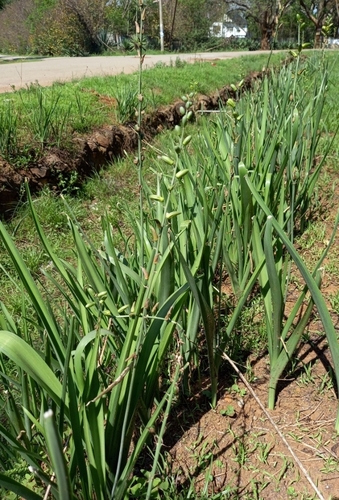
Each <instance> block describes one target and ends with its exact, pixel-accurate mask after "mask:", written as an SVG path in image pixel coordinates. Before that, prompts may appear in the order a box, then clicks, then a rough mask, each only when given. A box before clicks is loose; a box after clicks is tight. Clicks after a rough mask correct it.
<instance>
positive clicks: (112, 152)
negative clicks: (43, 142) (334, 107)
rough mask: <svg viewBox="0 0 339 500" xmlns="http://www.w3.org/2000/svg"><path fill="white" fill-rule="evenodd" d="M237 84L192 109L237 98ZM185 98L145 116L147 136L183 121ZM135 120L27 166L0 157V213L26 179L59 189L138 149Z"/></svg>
mask: <svg viewBox="0 0 339 500" xmlns="http://www.w3.org/2000/svg"><path fill="white" fill-rule="evenodd" d="M263 75H264V72H256V73H252V74H250V75H249V76H248V77H246V78H245V80H244V81H243V84H242V87H241V91H242V92H244V91H246V90H250V89H251V88H252V87H253V85H254V83H255V82H256V81H257V80H259V79H261V78H262V77H263ZM237 93H238V94H239V91H238V92H236V91H235V90H234V88H232V87H230V86H225V87H223V88H222V89H221V90H219V91H217V92H214V93H213V94H212V95H210V96H206V95H199V96H197V97H196V99H195V102H194V105H193V111H194V112H197V111H201V110H213V109H218V108H219V106H220V105H221V104H225V103H226V101H227V99H229V98H233V99H235V98H236V94H237ZM183 105H184V103H183V102H182V101H178V102H176V103H174V104H171V105H169V106H164V107H161V108H159V109H157V110H155V111H154V112H152V113H150V114H149V115H146V116H145V117H144V119H143V124H142V134H143V136H144V137H145V138H147V139H148V140H150V139H152V138H153V137H154V136H155V135H156V134H158V133H160V132H162V131H163V130H164V129H167V128H172V127H174V126H175V125H177V124H179V123H180V120H181V114H180V107H181V106H183ZM134 125H135V124H134V123H129V124H125V125H113V126H112V125H111V126H106V127H103V128H100V129H98V130H95V131H94V132H92V133H91V134H90V135H87V136H81V137H80V136H78V137H75V138H73V139H72V146H71V147H70V149H69V150H68V151H65V150H60V149H57V148H55V147H52V148H47V149H46V150H45V151H44V153H43V155H42V156H41V157H40V156H39V157H38V158H36V159H35V156H36V155H35V152H34V151H33V152H32V154H31V158H32V159H31V160H30V161H29V162H28V165H25V167H24V168H18V167H15V166H13V165H11V164H10V163H8V162H7V161H5V160H3V159H1V158H0V213H2V214H5V215H9V214H10V213H11V212H12V210H13V209H14V208H15V206H16V203H17V201H18V200H19V198H20V194H21V193H22V186H23V183H24V182H25V180H27V182H28V184H29V187H30V189H31V191H32V192H36V191H38V190H39V189H41V188H43V187H44V186H46V185H48V186H50V187H51V188H52V189H55V190H58V189H60V188H61V187H62V186H65V185H67V183H71V184H72V185H75V184H76V185H79V184H80V183H81V182H82V181H83V180H84V179H85V178H86V177H87V176H89V175H90V174H91V173H93V171H98V170H100V169H101V168H102V167H103V166H104V165H105V164H107V162H111V161H115V160H116V159H117V158H120V157H122V156H123V155H124V154H125V152H131V151H133V150H135V148H136V146H137V134H136V132H135V130H134Z"/></svg>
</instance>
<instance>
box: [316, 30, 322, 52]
mask: <svg viewBox="0 0 339 500" xmlns="http://www.w3.org/2000/svg"><path fill="white" fill-rule="evenodd" d="M322 43H323V34H322V31H321V26H317V27H316V30H315V37H314V48H315V49H321V47H322Z"/></svg>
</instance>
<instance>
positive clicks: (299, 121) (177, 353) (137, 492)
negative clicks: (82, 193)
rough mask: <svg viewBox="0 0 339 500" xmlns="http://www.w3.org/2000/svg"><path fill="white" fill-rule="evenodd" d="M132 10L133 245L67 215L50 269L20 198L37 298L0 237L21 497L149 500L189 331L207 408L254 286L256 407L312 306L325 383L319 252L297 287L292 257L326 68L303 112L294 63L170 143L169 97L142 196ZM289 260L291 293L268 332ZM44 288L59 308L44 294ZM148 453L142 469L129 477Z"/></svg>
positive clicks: (336, 351) (310, 179)
mask: <svg viewBox="0 0 339 500" xmlns="http://www.w3.org/2000/svg"><path fill="white" fill-rule="evenodd" d="M138 6H139V17H138V21H137V23H136V36H135V38H134V44H135V48H136V49H137V51H138V53H139V62H140V67H139V80H138V88H137V94H136V99H137V106H136V117H137V123H136V124H135V125H134V130H135V133H136V134H137V137H138V151H137V154H136V156H135V159H134V164H135V166H136V168H137V170H138V182H139V217H138V218H137V219H136V218H135V216H134V214H132V213H130V212H129V209H128V205H127V206H125V207H122V209H123V210H125V212H126V213H127V215H129V216H130V225H131V228H132V229H133V237H132V238H131V237H129V236H126V235H125V234H123V232H121V242H122V244H121V246H120V248H119V249H117V248H116V246H115V245H114V243H113V231H114V230H115V228H112V227H111V224H110V222H109V219H108V217H105V216H104V217H102V244H101V246H100V248H96V247H95V246H94V245H93V243H92V242H91V240H90V238H88V236H87V235H86V234H84V232H83V231H82V229H81V227H80V226H79V225H78V224H77V222H76V220H74V218H73V217H72V214H71V213H70V214H69V228H70V231H71V234H72V238H73V243H74V259H73V261H72V262H70V261H65V260H63V259H62V258H60V256H59V255H58V253H56V252H55V251H54V249H53V247H52V245H51V243H50V241H49V239H48V238H47V237H46V235H45V233H44V231H43V229H42V226H41V223H40V220H39V217H38V215H37V214H36V212H35V209H34V203H33V202H32V199H31V197H30V194H29V192H27V196H28V201H29V205H30V209H31V213H32V218H33V222H34V226H35V230H36V233H37V236H38V238H39V241H40V242H41V245H42V248H43V251H44V253H45V254H46V255H47V256H48V261H49V264H48V266H45V267H44V268H43V269H42V274H43V280H41V283H39V282H38V281H36V280H35V279H34V278H33V277H32V275H31V273H30V271H29V269H28V268H27V266H26V264H25V262H24V260H23V258H22V256H21V254H20V252H19V251H18V249H17V248H16V246H15V245H14V243H13V241H12V239H11V237H10V235H9V233H8V231H7V230H6V229H5V226H4V225H3V224H0V240H1V241H2V244H3V245H4V247H5V249H6V252H7V254H8V256H9V257H10V259H11V261H12V263H13V266H14V268H15V271H16V274H17V277H16V278H15V277H11V278H10V279H12V280H13V286H15V287H16V288H17V293H18V294H21V296H22V313H21V318H20V320H17V318H16V317H14V315H12V314H11V313H10V312H9V310H8V308H7V307H6V305H5V303H4V302H1V304H0V307H1V311H0V328H1V331H0V353H1V355H0V377H1V379H0V383H1V386H2V388H3V390H2V392H1V396H0V404H1V407H2V409H3V412H4V414H5V415H6V418H4V419H3V421H2V422H1V424H0V436H1V438H0V448H1V454H2V456H3V457H4V458H5V459H4V462H3V463H4V464H5V466H2V470H1V472H0V485H1V487H2V488H5V489H6V490H10V491H12V492H14V493H15V494H17V495H19V496H22V497H24V498H27V499H33V500H38V499H42V498H46V497H47V496H48V495H51V496H52V497H53V498H56V499H62V500H67V499H73V498H78V499H79V498H83V499H88V500H90V499H92V498H94V497H95V498H98V499H102V500H106V499H113V498H114V499H116V500H120V499H121V500H122V499H125V498H131V497H132V498H133V497H138V498H145V499H149V498H157V496H161V495H162V494H165V493H164V492H165V491H166V489H167V488H168V482H167V481H162V480H161V478H160V477H157V474H158V471H159V467H158V465H159V459H160V456H161V451H162V438H163V436H164V433H165V430H166V424H167V419H168V417H169V415H170V410H171V406H172V404H173V401H174V400H175V398H176V397H177V393H178V389H179V388H180V387H183V390H184V391H186V392H188V391H189V390H190V368H191V367H192V366H197V365H198V364H199V362H201V350H200V349H199V348H200V346H201V344H199V341H200V337H199V334H201V333H202V334H203V335H204V338H205V340H204V345H205V346H206V352H207V358H208V362H209V370H210V379H211V404H212V406H214V405H215V404H216V401H217V382H218V370H219V368H220V365H221V361H222V357H223V352H224V351H226V352H228V349H229V346H230V345H231V342H230V339H231V338H232V335H234V332H235V329H236V326H237V324H238V322H239V318H240V315H241V313H242V311H243V310H244V307H245V306H246V303H247V300H248V297H249V296H250V294H251V292H252V291H253V289H254V285H255V284H259V287H260V290H261V293H262V296H263V303H264V308H265V319H266V325H267V332H268V337H267V346H268V352H269V356H270V371H271V374H270V393H269V406H271V407H272V406H274V401H275V397H276V382H277V379H278V378H279V376H280V374H281V373H282V371H283V370H284V369H285V367H286V365H287V363H288V361H289V359H290V358H291V356H292V355H293V353H294V351H295V349H296V347H297V345H298V343H299V341H300V338H301V334H302V332H303V330H304V328H305V326H306V324H307V321H308V319H309V316H310V312H311V310H312V307H313V304H316V306H317V308H318V311H319V315H320V317H321V320H322V322H323V325H324V328H325V332H326V335H327V338H328V342H329V346H330V349H331V352H332V356H333V360H334V368H335V373H336V376H337V377H339V366H338V360H339V345H338V341H337V338H336V335H335V331H334V328H333V324H332V321H331V318H330V316H329V313H328V311H327V308H326V306H325V304H324V300H323V298H322V295H321V293H320V290H319V286H320V280H319V273H318V270H319V267H320V265H321V262H322V260H323V258H324V257H325V255H326V251H327V250H325V252H324V254H323V256H322V257H321V260H320V262H319V263H318V264H317V266H316V267H315V269H314V270H313V271H312V272H310V271H309V270H308V269H307V268H306V266H305V264H304V263H303V262H302V260H301V258H300V256H299V255H298V253H297V251H296V250H295V248H294V246H293V240H294V234H295V232H296V230H302V228H303V226H304V225H305V224H306V216H307V214H308V211H309V210H310V204H311V199H312V196H313V193H314V190H315V187H316V183H317V179H318V177H319V174H320V172H321V167H322V165H323V161H324V160H323V161H322V162H321V163H319V164H318V165H317V166H316V168H314V158H315V155H316V152H317V148H318V143H319V137H320V133H321V132H322V130H321V117H322V111H323V104H324V98H325V90H326V78H327V74H326V70H325V69H324V76H323V78H322V80H321V81H320V84H319V83H315V84H314V86H312V87H310V88H308V89H307V91H308V96H307V97H304V96H303V93H302V92H299V86H301V85H303V86H304V88H305V85H306V82H308V81H314V82H316V81H317V79H316V78H313V77H314V75H312V74H311V73H310V72H308V73H307V69H308V68H307V66H306V67H305V72H304V73H301V74H299V72H298V71H296V69H295V66H293V65H292V66H291V67H287V68H284V69H282V70H281V71H280V72H279V73H278V74H277V75H276V74H272V75H270V76H267V78H266V79H265V81H264V82H263V84H262V86H261V87H258V89H257V92H256V94H255V95H252V94H247V95H245V97H244V98H243V99H242V100H241V101H240V102H239V103H235V102H233V101H229V102H228V107H227V109H226V110H222V111H223V113H220V118H219V119H215V120H213V121H212V122H211V121H209V122H205V125H204V127H203V128H202V132H201V133H200V134H199V135H198V136H197V137H195V138H193V137H192V136H191V134H189V133H188V132H187V130H188V127H187V126H188V123H189V122H190V120H191V118H192V111H191V105H192V99H193V97H194V96H193V95H192V94H189V95H184V96H182V105H181V107H180V113H181V116H182V120H181V123H180V125H178V126H177V127H176V128H175V131H174V132H173V144H172V147H170V148H168V150H166V151H164V152H159V155H158V158H157V162H156V168H155V173H154V178H155V182H154V184H153V185H152V186H150V185H148V184H147V183H146V182H145V179H144V171H143V168H144V151H143V128H142V127H143V124H142V112H143V109H144V95H143V87H142V69H143V61H144V40H143V22H144V20H145V15H146V13H145V6H144V5H143V2H142V0H139V4H138ZM298 65H299V61H298ZM297 67H299V66H297ZM306 76H307V78H309V80H307V78H306ZM291 96H292V98H291ZM325 156H326V152H325V155H324V157H325ZM336 226H337V223H336ZM292 263H293V265H295V266H297V267H298V269H299V270H300V272H301V274H302V276H303V278H304V281H305V286H304V289H303V290H302V291H301V294H300V296H299V298H298V300H297V302H296V305H295V308H294V309H293V311H292V314H291V316H290V318H289V319H288V320H284V312H285V299H286V293H287V290H288V284H289V276H290V266H291V264H292ZM217 271H218V273H219V275H220V276H223V274H224V272H225V273H226V274H227V277H228V279H229V280H230V282H231V284H232V287H233V291H234V292H233V293H234V297H235V306H234V309H233V311H232V314H231V315H230V316H229V317H227V318H225V317H223V316H222V312H221V311H222V308H221V307H216V305H217V306H220V305H221V304H222V301H223V300H224V297H223V293H222V289H221V283H220V281H219V283H216V280H215V275H216V272H217ZM46 282H48V283H49V284H50V285H52V286H53V288H54V290H55V292H54V293H55V294H57V295H58V297H60V298H61V300H60V301H58V302H56V301H54V300H53V299H52V298H50V297H49V296H48V294H47V293H46V292H45V290H44V287H43V283H46ZM305 301H306V303H305V310H304V312H303V313H302V314H300V309H301V306H302V304H304V302H305ZM297 318H298V320H297ZM295 320H296V321H295ZM164 374H166V376H164ZM338 429H339V422H338V421H337V422H336V430H338ZM147 447H148V448H149V449H150V450H151V456H152V462H151V465H150V467H149V470H147V472H146V473H145V474H144V475H143V477H141V478H140V477H138V474H135V476H134V477H133V473H134V471H135V466H136V463H137V460H138V458H139V457H140V456H141V455H142V454H144V453H146V449H147ZM18 464H20V465H21V466H22V464H25V466H26V467H27V471H28V474H29V481H25V482H22V481H19V480H18V479H17V477H16V475H15V474H14V473H13V472H12V473H10V472H9V471H13V470H16V466H17V465H18ZM145 478H146V479H145Z"/></svg>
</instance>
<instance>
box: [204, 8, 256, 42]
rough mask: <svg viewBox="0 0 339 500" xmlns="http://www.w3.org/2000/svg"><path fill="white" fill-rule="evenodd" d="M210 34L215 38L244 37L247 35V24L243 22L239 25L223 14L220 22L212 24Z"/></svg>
mask: <svg viewBox="0 0 339 500" xmlns="http://www.w3.org/2000/svg"><path fill="white" fill-rule="evenodd" d="M210 34H211V36H215V37H217V38H229V37H231V36H233V37H235V38H245V37H246V35H247V26H246V24H245V23H244V24H242V25H241V26H240V24H238V23H236V22H235V21H233V19H231V18H230V17H229V16H228V15H227V14H225V15H224V18H223V21H222V22H220V23H213V24H212V26H211V27H210Z"/></svg>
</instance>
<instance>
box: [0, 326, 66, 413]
mask: <svg viewBox="0 0 339 500" xmlns="http://www.w3.org/2000/svg"><path fill="white" fill-rule="evenodd" d="M0 352H2V353H3V354H5V356H7V357H8V358H10V359H11V360H12V361H13V362H14V363H15V364H16V365H17V366H18V367H19V368H21V369H22V370H23V371H25V372H26V373H28V375H30V376H31V377H32V378H33V379H34V380H35V381H36V382H37V384H38V386H40V387H42V388H43V389H44V390H45V391H46V392H47V394H48V395H49V396H50V397H51V398H52V400H53V401H54V402H55V403H57V405H58V406H60V405H61V402H62V385H61V384H60V382H59V380H58V379H57V378H56V376H55V375H54V373H53V372H52V370H51V369H50V368H49V366H47V364H46V363H45V361H44V360H43V359H42V358H41V357H40V356H39V354H37V352H36V351H35V350H34V349H33V348H32V347H31V346H30V345H28V344H27V343H26V342H25V341H24V340H22V339H21V338H20V337H18V336H17V335H15V334H14V333H12V332H7V331H4V330H1V331H0ZM65 405H66V409H67V410H68V401H67V400H66V402H65Z"/></svg>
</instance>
